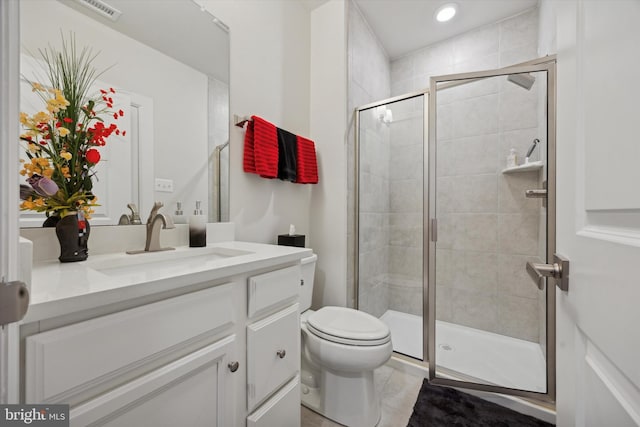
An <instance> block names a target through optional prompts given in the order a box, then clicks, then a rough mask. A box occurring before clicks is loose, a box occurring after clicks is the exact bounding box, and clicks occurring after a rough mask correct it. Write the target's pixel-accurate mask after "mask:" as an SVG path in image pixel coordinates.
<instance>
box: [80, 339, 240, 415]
mask: <svg viewBox="0 0 640 427" xmlns="http://www.w3.org/2000/svg"><path fill="white" fill-rule="evenodd" d="M233 354H235V335H231V336H229V337H227V338H224V339H222V340H220V341H218V342H216V343H214V344H211V345H209V346H207V347H204V348H202V349H200V350H198V351H195V352H193V353H191V354H189V355H188V356H185V357H183V358H181V359H178V360H177V361H175V362H173V363H170V364H168V365H165V366H163V367H162V368H160V369H157V370H155V371H153V372H151V373H149V374H147V375H144V376H142V377H140V378H138V379H136V380H134V381H131V382H129V383H126V384H124V385H123V386H121V387H118V388H117V389H115V390H112V391H110V392H108V393H105V394H103V395H101V396H99V397H97V398H95V399H93V400H90V401H88V402H86V403H84V404H81V405H78V406H76V407H74V408H72V409H71V414H70V416H71V426H89V425H91V426H121V427H130V426H154V427H164V426H166V427H175V426H220V427H225V426H233V425H236V423H235V420H234V419H233V418H234V415H233V414H234V411H233V408H234V407H235V404H236V402H235V400H234V393H235V386H236V384H235V381H234V380H235V377H236V376H235V375H234V374H233V373H231V372H230V371H229V367H228V364H229V362H230V361H232V360H231V355H233ZM238 378H239V376H238Z"/></svg>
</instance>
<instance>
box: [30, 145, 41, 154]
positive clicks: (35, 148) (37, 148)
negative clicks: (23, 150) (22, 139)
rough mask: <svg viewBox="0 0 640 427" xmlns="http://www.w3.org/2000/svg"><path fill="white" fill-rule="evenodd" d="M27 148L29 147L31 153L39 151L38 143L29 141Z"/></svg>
mask: <svg viewBox="0 0 640 427" xmlns="http://www.w3.org/2000/svg"><path fill="white" fill-rule="evenodd" d="M28 148H29V151H30V152H32V153H35V152H37V151H40V146H39V145H38V144H34V143H30V144H29V147H28Z"/></svg>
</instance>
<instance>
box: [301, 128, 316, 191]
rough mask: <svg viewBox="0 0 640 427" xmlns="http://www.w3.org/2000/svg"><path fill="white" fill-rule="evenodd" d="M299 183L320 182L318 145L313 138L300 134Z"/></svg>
mask: <svg viewBox="0 0 640 427" xmlns="http://www.w3.org/2000/svg"><path fill="white" fill-rule="evenodd" d="M296 182H297V183H298V184H317V183H318V164H317V161H316V147H315V144H314V143H313V141H312V140H310V139H307V138H304V137H302V136H300V135H298V174H297V179H296Z"/></svg>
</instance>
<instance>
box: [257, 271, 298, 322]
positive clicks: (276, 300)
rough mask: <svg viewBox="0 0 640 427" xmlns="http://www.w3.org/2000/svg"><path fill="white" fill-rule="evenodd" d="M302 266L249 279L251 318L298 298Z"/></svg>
mask: <svg viewBox="0 0 640 427" xmlns="http://www.w3.org/2000/svg"><path fill="white" fill-rule="evenodd" d="M301 278H302V273H301V270H300V265H294V266H291V267H287V268H281V269H280V270H275V271H270V272H268V273H264V274H259V275H257V276H252V277H249V292H248V294H249V310H248V311H249V317H256V316H259V315H262V314H267V313H268V312H269V311H270V310H271V311H272V310H274V309H275V308H277V307H282V306H284V305H286V303H287V302H292V301H294V300H295V299H297V298H298V294H299V293H300V280H301Z"/></svg>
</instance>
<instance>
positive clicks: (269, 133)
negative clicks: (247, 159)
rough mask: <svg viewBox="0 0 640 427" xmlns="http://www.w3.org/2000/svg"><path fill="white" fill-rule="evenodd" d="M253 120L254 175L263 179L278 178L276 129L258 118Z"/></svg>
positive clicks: (252, 117)
mask: <svg viewBox="0 0 640 427" xmlns="http://www.w3.org/2000/svg"><path fill="white" fill-rule="evenodd" d="M251 119H252V120H253V143H254V144H253V153H254V156H255V165H256V173H257V174H258V175H260V176H261V177H263V178H277V177H278V128H276V126H275V125H274V124H273V123H269V122H268V121H266V120H265V119H263V118H260V117H258V116H251Z"/></svg>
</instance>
